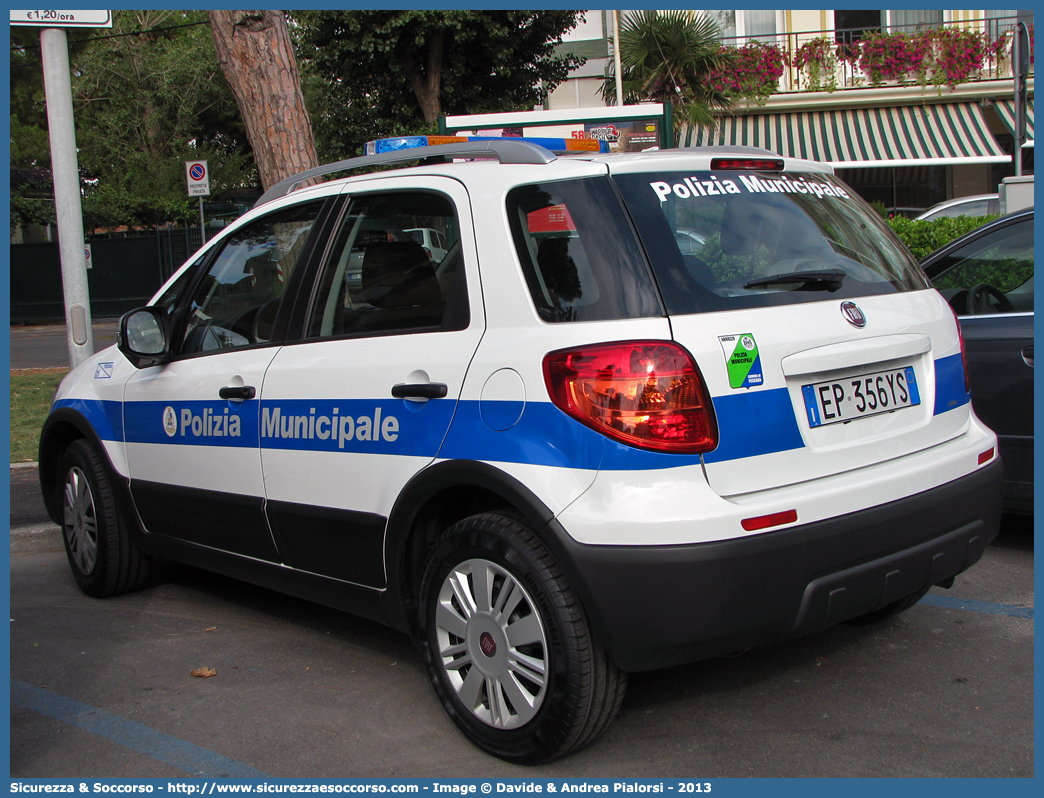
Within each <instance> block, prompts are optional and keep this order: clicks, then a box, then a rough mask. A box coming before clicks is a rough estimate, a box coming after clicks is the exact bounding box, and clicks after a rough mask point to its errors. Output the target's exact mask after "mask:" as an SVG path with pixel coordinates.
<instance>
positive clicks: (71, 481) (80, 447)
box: [61, 439, 149, 598]
mask: <svg viewBox="0 0 1044 798" xmlns="http://www.w3.org/2000/svg"><path fill="white" fill-rule="evenodd" d="M61 473H62V476H63V484H62V539H63V541H64V542H65V553H66V555H67V556H68V558H69V567H70V568H71V569H72V572H73V576H74V577H75V579H76V582H77V584H78V585H79V586H80V589H81V590H82V591H83V592H84V593H86V594H87V595H88V596H95V597H99V598H100V597H105V596H112V595H115V594H117V593H125V592H127V591H129V590H136V589H137V588H139V587H141V586H142V585H143V584H144V583H145V580H146V579H147V578H148V575H149V560H148V558H147V557H146V556H145V555H144V554H142V553H141V551H140V550H139V549H138V547H137V546H136V545H135V544H134V542H133V541H132V540H131V539H130V535H129V533H128V530H127V526H126V524H125V523H124V522H123V520H122V519H121V518H120V514H119V511H118V508H117V507H116V500H115V496H114V495H113V491H112V485H111V484H110V483H109V477H108V474H107V473H106V471H105V468H104V467H103V466H102V462H101V458H100V456H99V455H98V453H97V452H96V451H95V450H94V448H93V447H92V446H91V445H90V444H89V443H87V442H86V441H84V440H82V439H81V440H77V441H73V442H72V443H71V444H70V445H69V448H68V449H66V450H65V455H64V456H63V457H62V472H61Z"/></svg>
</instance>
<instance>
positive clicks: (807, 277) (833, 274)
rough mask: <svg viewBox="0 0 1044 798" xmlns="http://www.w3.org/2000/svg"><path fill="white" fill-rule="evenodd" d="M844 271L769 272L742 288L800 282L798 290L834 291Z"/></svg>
mask: <svg viewBox="0 0 1044 798" xmlns="http://www.w3.org/2000/svg"><path fill="white" fill-rule="evenodd" d="M845 275H846V272H845V271H844V270H843V269H810V270H808V271H804V272H790V273H788V274H770V275H768V276H766V277H757V278H755V279H753V280H751V281H750V282H749V283H747V284H746V285H745V286H743V287H744V288H760V287H761V286H764V285H782V284H785V283H800V286H799V287H798V289H797V290H798V291H822V290H824V289H825V290H827V291H831V292H833V291H836V290H837V289H839V288H840V287H841V283H842V282H843V281H844V279H845Z"/></svg>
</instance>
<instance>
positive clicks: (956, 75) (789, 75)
mask: <svg viewBox="0 0 1044 798" xmlns="http://www.w3.org/2000/svg"><path fill="white" fill-rule="evenodd" d="M1018 21H1019V20H1018V19H1017V18H1016V17H1005V18H992V19H973V20H962V21H959V22H948V23H939V24H925V23H922V24H919V25H889V26H888V27H887V28H884V27H882V28H881V29H876V30H874V29H866V28H858V29H837V30H820V31H800V32H791V33H777V34H765V35H760V36H743V37H729V38H724V39H722V44H723V46H725V47H727V48H732V49H734V50H735V51H736V55H738V56H745V57H743V58H742V60H741V62H740V63H741V64H742V66H740V67H739V68H733V69H730V70H728V72H729V74H727V75H725V74H723V75H720V76H718V81H719V85H720V86H722V87H723V88H724V90H725V91H726V92H727V93H730V94H732V95H734V96H744V95H746V96H748V97H751V98H754V99H758V100H759V101H763V100H764V98H765V97H766V96H768V95H769V94H774V93H783V92H809V91H835V90H839V89H854V88H866V87H870V86H883V85H889V86H894V85H911V86H912V85H937V86H946V85H957V84H960V83H969V82H976V81H983V80H996V79H1003V78H1010V77H1011V76H1012V73H1011V62H1012V42H1013V40H1014V31H1015V26H1016V23H1017V22H1018ZM1032 41H1033V26H1032V23H1031V24H1030V42H1031V44H1030V72H1031V74H1032V71H1033V62H1032V53H1033V46H1032ZM766 48H774V50H775V51H777V52H778V57H777V53H776V52H773V51H772V50H767V49H766ZM780 72H781V73H782V74H779V73H780ZM776 75H778V77H776ZM772 81H775V82H776V85H775V86H772V85H771V83H772ZM759 84H760V86H759ZM766 84H768V85H766Z"/></svg>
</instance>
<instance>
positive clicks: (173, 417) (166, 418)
mask: <svg viewBox="0 0 1044 798" xmlns="http://www.w3.org/2000/svg"><path fill="white" fill-rule="evenodd" d="M163 431H164V432H166V433H167V437H168V438H173V437H174V436H175V435H177V434H178V414H177V413H175V412H174V408H173V407H171V406H170V405H167V406H166V407H165V408H163Z"/></svg>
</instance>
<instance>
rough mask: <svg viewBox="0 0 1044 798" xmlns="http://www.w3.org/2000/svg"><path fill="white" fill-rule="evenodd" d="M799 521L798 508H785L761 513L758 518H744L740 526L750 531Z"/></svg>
mask: <svg viewBox="0 0 1044 798" xmlns="http://www.w3.org/2000/svg"><path fill="white" fill-rule="evenodd" d="M795 521H797V510H784V511H783V512H781V513H770V514H769V515H759V516H758V517H757V518H744V519H743V520H742V521H740V526H742V527H743V528H744V529H746V530H747V531H748V532H756V531H757V530H759V529H768V528H769V527H770V526H783V524H792V523H794V522H795Z"/></svg>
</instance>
